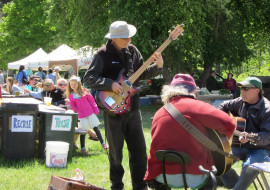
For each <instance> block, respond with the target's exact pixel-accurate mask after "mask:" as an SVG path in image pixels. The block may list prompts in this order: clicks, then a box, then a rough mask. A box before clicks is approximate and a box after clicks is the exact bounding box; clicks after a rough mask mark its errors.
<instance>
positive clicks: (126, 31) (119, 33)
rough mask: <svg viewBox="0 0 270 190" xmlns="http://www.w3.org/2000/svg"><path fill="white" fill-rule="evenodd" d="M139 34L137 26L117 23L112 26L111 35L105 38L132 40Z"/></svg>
mask: <svg viewBox="0 0 270 190" xmlns="http://www.w3.org/2000/svg"><path fill="white" fill-rule="evenodd" d="M136 32H137V29H136V27H135V26H133V25H131V24H127V22H125V21H115V22H113V23H112V24H111V26H110V30H109V33H108V34H106V36H105V38H110V39H112V38H131V37H132V36H134V35H135V34H136Z"/></svg>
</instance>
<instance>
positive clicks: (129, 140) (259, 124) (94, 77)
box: [0, 21, 270, 190]
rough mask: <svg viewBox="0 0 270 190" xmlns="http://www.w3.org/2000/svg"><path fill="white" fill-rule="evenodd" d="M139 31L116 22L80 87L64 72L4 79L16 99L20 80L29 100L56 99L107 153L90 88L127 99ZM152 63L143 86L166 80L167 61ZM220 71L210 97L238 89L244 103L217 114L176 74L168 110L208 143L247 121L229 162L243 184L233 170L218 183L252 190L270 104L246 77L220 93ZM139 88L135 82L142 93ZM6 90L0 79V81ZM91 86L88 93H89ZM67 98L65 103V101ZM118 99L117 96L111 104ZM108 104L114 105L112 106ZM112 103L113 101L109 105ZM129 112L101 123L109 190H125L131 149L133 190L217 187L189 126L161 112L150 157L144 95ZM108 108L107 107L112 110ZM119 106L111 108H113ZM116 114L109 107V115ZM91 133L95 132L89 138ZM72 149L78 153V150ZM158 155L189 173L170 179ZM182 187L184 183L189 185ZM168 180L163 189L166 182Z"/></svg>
mask: <svg viewBox="0 0 270 190" xmlns="http://www.w3.org/2000/svg"><path fill="white" fill-rule="evenodd" d="M136 32H137V29H136V27H135V26H133V25H131V24H128V23H126V22H125V21H115V22H113V23H112V24H111V25H110V27H109V32H108V33H107V34H106V36H105V37H106V38H108V40H107V43H106V44H105V45H104V46H103V47H101V48H100V49H99V50H98V51H97V53H96V54H95V56H94V58H93V61H92V63H91V65H90V66H89V68H88V70H87V71H86V73H85V75H84V78H83V81H84V85H82V83H81V80H80V78H78V77H76V76H73V77H71V78H70V79H69V80H68V81H67V80H65V79H63V78H60V79H59V76H60V75H59V71H60V69H59V68H57V69H56V68H55V70H54V71H55V73H54V72H53V70H52V69H49V74H48V75H47V76H46V77H45V76H44V75H43V72H42V68H39V71H38V72H37V73H36V74H35V75H27V74H26V72H25V71H24V68H23V67H22V68H20V69H19V72H18V73H17V75H16V81H18V84H15V82H14V81H15V80H14V78H12V77H8V78H7V81H6V82H7V92H8V93H10V94H14V92H16V91H17V90H20V87H21V86H25V84H24V82H23V78H26V79H27V80H28V81H29V84H28V85H27V88H24V92H26V93H28V94H30V95H31V96H33V97H35V98H38V99H42V98H43V97H45V96H50V97H52V104H54V105H56V106H62V107H65V106H67V105H69V106H70V108H71V109H72V110H74V111H75V112H77V113H78V118H79V120H80V122H79V128H80V129H82V130H86V131H87V132H88V133H89V135H92V136H94V137H92V138H95V139H98V140H99V141H100V143H101V145H102V147H103V148H104V149H108V146H107V145H106V143H105V141H104V139H103V137H102V135H101V133H100V131H99V129H98V126H99V123H100V122H99V120H98V118H97V116H96V115H97V114H99V109H98V106H97V104H96V102H95V99H94V98H93V96H92V95H91V93H90V92H89V90H88V89H87V88H91V90H93V91H94V92H95V91H99V90H103V91H109V92H113V93H114V94H115V95H118V96H123V95H124V94H125V93H126V92H125V90H126V89H125V88H123V86H122V85H121V84H119V83H118V82H116V80H117V79H118V76H119V73H120V72H121V71H122V70H124V72H123V73H122V74H123V75H124V76H125V77H131V76H132V74H134V73H135V72H136V71H137V70H138V69H139V68H140V66H142V65H143V63H144V59H143V57H142V55H141V53H140V51H139V50H138V49H137V48H136V47H135V46H134V45H132V44H131V38H132V37H133V36H134V35H135V34H136ZM151 60H152V62H153V64H152V65H150V66H149V67H148V68H146V69H145V71H144V72H143V73H142V75H141V76H140V78H139V80H140V79H149V78H151V77H153V76H156V75H158V74H160V73H161V72H162V69H163V57H162V55H161V54H160V53H159V52H155V53H153V55H152V56H151ZM215 74H216V73H215V71H211V72H210V76H209V78H208V79H207V81H206V87H207V89H208V90H209V91H212V90H219V89H221V88H226V89H228V90H230V92H231V93H232V94H233V95H234V97H235V93H236V88H237V87H239V88H240V92H241V96H240V97H238V98H235V99H232V100H230V101H225V102H223V103H222V104H221V105H220V107H219V109H217V108H215V107H213V106H212V105H210V104H208V103H204V102H202V101H200V100H197V99H196V97H197V94H196V92H197V91H196V90H197V85H196V83H195V81H194V79H193V78H192V76H190V75H188V74H181V73H179V74H176V75H175V76H174V78H173V80H172V81H171V83H170V84H168V85H164V86H163V89H162V93H161V98H162V102H163V104H164V105H167V104H168V103H170V104H171V105H173V106H174V107H175V108H176V109H177V110H178V111H179V112H180V113H181V114H182V115H183V116H184V117H185V119H186V120H188V121H189V122H190V123H191V124H192V125H193V126H195V128H196V130H198V131H200V132H201V133H202V134H204V135H205V136H206V137H207V136H208V135H209V134H208V133H207V131H208V130H215V131H216V132H218V133H220V134H223V135H225V136H226V137H227V138H231V137H232V136H233V133H234V131H235V128H236V126H235V122H234V120H233V118H232V117H231V116H230V115H229V114H231V115H234V116H236V117H242V118H243V119H245V120H246V127H245V131H242V132H240V134H239V142H240V144H241V146H240V147H234V146H232V154H233V155H234V156H237V157H239V158H240V159H241V160H242V161H243V164H242V171H241V173H240V176H239V175H238V174H237V173H236V172H235V170H234V169H231V170H229V171H228V172H226V173H225V174H223V175H221V176H220V179H221V181H222V182H223V185H224V186H225V187H226V188H233V189H235V190H245V189H247V188H248V187H249V186H250V184H251V183H252V181H253V180H254V178H255V177H256V176H257V175H258V172H257V171H255V170H252V169H250V168H249V166H250V165H251V164H253V163H255V162H259V163H260V162H264V161H265V157H267V156H269V155H270V102H269V101H268V100H267V99H266V98H265V97H264V96H263V93H262V90H263V89H262V82H261V81H260V79H258V78H256V77H248V78H246V79H245V80H244V81H242V82H239V83H237V82H236V81H235V80H234V79H233V74H232V73H228V76H227V79H226V80H224V83H223V87H222V86H221V85H220V84H219V83H218V82H217V80H216V79H215ZM139 80H136V81H135V82H134V84H133V85H134V86H138V85H139V84H138V82H139ZM0 82H1V75H0ZM84 86H86V87H87V88H85V87H84ZM64 95H65V96H64ZM112 97H114V96H112ZM112 97H110V98H112ZM111 101H112V100H111ZM130 102H131V104H130V109H129V110H128V111H127V112H126V113H124V114H122V115H116V114H112V113H111V110H108V109H107V110H106V109H104V113H103V119H104V125H105V134H106V138H107V139H108V143H109V146H110V148H109V155H108V157H109V163H110V180H111V189H112V190H122V189H124V183H123V176H124V172H125V171H124V167H123V166H122V160H123V147H124V142H126V145H127V149H128V152H129V154H128V156H129V167H130V173H131V181H132V187H133V189H134V190H146V189H148V187H149V188H151V189H156V190H170V189H171V188H173V187H183V186H184V185H185V181H186V182H187V185H188V186H189V187H190V188H197V189H201V190H202V189H203V190H207V189H212V188H213V182H212V181H211V178H209V174H206V173H203V172H202V171H201V170H199V168H198V167H199V166H200V165H202V166H203V167H204V168H205V169H206V170H211V168H212V166H213V165H215V164H216V163H215V161H214V156H213V153H212V150H210V149H209V147H206V146H205V145H204V144H202V143H200V141H198V140H197V139H195V137H194V136H193V135H192V133H190V132H189V131H188V130H185V129H184V126H183V125H182V124H180V123H179V122H177V121H176V120H175V119H174V118H173V117H172V116H171V115H170V114H169V113H168V111H167V110H166V109H164V107H161V108H160V109H159V110H158V111H157V112H156V113H155V116H154V118H153V123H152V128H151V135H152V142H151V145H150V153H149V155H148V156H147V149H146V142H145V138H144V133H143V126H142V116H141V112H140V105H139V95H138V94H135V95H133V96H131V97H130ZM107 103H108V104H110V105H111V103H110V102H107ZM112 104H114V103H112ZM113 109H114V107H112V110H113ZM92 129H93V130H94V132H93V131H92ZM251 133H252V134H253V135H254V134H255V136H256V138H253V139H252V140H251V139H248V138H247V136H249V134H251ZM80 139H81V150H82V151H83V152H85V147H84V146H85V141H84V139H85V137H83V136H81V137H80ZM74 146H77V145H76V144H74ZM159 150H173V151H178V152H183V153H185V154H187V155H188V157H189V159H190V160H189V163H188V164H185V168H186V169H185V171H184V170H183V169H181V167H180V165H179V163H173V162H169V163H167V162H165V164H167V170H166V173H163V172H165V171H164V170H163V169H162V164H164V163H162V161H160V160H158V159H157V157H156V152H157V151H159ZM183 176H185V181H184V180H181V179H184V178H183ZM164 177H166V179H167V180H166V181H165V180H164V179H165V178H164Z"/></svg>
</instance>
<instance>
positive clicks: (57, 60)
mask: <svg viewBox="0 0 270 190" xmlns="http://www.w3.org/2000/svg"><path fill="white" fill-rule="evenodd" d="M93 54H94V50H93V48H92V47H90V46H84V47H82V48H80V49H78V50H73V49H72V48H71V47H69V46H67V45H65V44H63V45H61V46H59V47H58V48H57V49H55V50H54V51H52V52H51V53H49V54H48V55H47V56H46V57H44V58H43V59H41V60H36V61H32V62H29V63H28V67H29V68H30V69H32V70H37V69H38V67H42V68H43V69H48V68H54V67H56V66H58V67H60V69H61V70H62V71H70V70H71V69H73V73H74V74H76V75H77V74H78V70H80V69H87V68H88V67H89V65H90V64H91V61H92V59H93Z"/></svg>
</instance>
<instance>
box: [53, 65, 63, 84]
mask: <svg viewBox="0 0 270 190" xmlns="http://www.w3.org/2000/svg"><path fill="white" fill-rule="evenodd" d="M60 71H61V69H60V67H55V68H54V72H55V76H56V79H55V81H58V80H59V79H60V78H62V77H61V76H60Z"/></svg>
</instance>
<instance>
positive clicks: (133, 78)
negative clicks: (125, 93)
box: [128, 37, 172, 84]
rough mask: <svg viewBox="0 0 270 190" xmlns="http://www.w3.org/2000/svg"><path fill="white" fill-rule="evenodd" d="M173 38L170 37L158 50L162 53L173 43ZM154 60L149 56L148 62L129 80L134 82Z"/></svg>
mask: <svg viewBox="0 0 270 190" xmlns="http://www.w3.org/2000/svg"><path fill="white" fill-rule="evenodd" d="M171 41H172V38H171V37H169V38H168V39H167V40H166V41H165V42H164V43H163V44H162V45H161V46H160V47H159V48H158V49H157V50H156V52H158V53H162V51H163V50H164V49H165V48H166V47H167V46H168V45H169V44H170V43H171ZM152 62H153V60H152V58H151V57H149V58H148V59H147V61H146V62H144V64H143V65H142V66H141V67H140V68H139V69H138V70H137V71H136V72H135V73H134V74H133V75H132V76H131V77H129V79H128V81H129V82H130V83H131V84H133V83H134V82H135V81H136V80H137V79H138V78H139V77H140V76H141V74H142V73H143V72H144V71H145V70H146V69H147V67H149V65H150V64H151V63H152Z"/></svg>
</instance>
